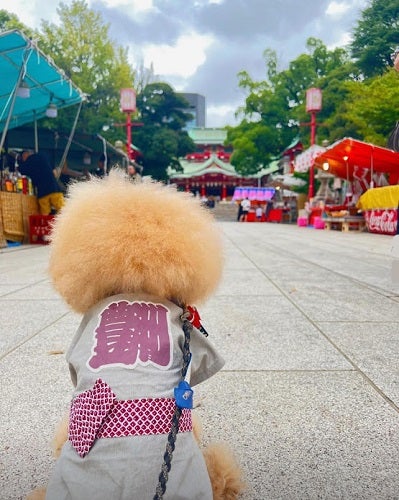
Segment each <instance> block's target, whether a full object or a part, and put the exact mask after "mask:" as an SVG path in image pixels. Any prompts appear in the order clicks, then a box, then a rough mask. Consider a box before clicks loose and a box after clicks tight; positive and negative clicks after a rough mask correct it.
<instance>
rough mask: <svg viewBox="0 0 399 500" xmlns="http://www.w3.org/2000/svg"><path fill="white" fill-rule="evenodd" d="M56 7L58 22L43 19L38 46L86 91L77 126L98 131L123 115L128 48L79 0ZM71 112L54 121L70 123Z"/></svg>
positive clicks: (129, 77) (130, 82)
mask: <svg viewBox="0 0 399 500" xmlns="http://www.w3.org/2000/svg"><path fill="white" fill-rule="evenodd" d="M57 13H58V15H59V18H60V24H59V25H56V24H53V23H49V22H47V21H42V23H41V33H40V47H41V48H42V50H43V51H44V52H45V53H47V54H50V55H51V57H52V58H53V59H54V62H55V63H56V64H57V65H58V66H59V67H60V68H62V69H63V70H64V71H65V73H66V74H67V75H68V76H69V77H70V78H71V80H72V81H73V82H74V83H75V84H76V85H77V86H78V87H79V88H80V89H81V90H82V91H83V92H84V93H85V94H86V95H87V96H88V100H87V102H86V103H85V105H84V106H83V108H82V113H81V117H80V119H79V130H80V131H82V132H85V133H98V132H101V130H102V127H103V126H104V125H109V124H112V123H113V122H117V121H122V120H123V119H124V116H123V114H122V113H121V112H120V110H119V105H120V89H121V88H124V87H133V86H134V74H133V71H132V69H131V67H130V65H129V63H128V58H127V50H126V49H124V48H122V47H120V46H118V45H117V44H116V43H115V42H113V41H112V40H111V39H110V38H109V34H108V31H109V25H108V24H105V23H104V22H103V20H102V17H101V15H100V14H99V13H97V12H95V11H93V10H91V9H89V8H88V7H87V4H86V2H85V1H84V0H73V1H72V3H71V4H70V5H67V4H64V3H60V4H59V7H58V9H57ZM73 114H74V111H73V110H69V109H66V110H65V113H63V114H62V116H63V117H64V119H62V118H61V120H60V121H59V122H58V123H57V126H58V127H59V126H60V124H61V127H62V128H64V127H66V128H69V127H70V125H71V121H72V119H73V116H74V115H73ZM117 137H119V138H120V131H119V130H116V129H112V128H111V129H110V132H109V134H108V136H107V138H108V139H110V140H114V139H116V138H117Z"/></svg>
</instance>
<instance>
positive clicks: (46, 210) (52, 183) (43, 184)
mask: <svg viewBox="0 0 399 500" xmlns="http://www.w3.org/2000/svg"><path fill="white" fill-rule="evenodd" d="M18 170H19V172H20V173H21V174H22V175H26V176H28V177H30V178H31V180H32V184H33V186H34V187H35V189H36V194H37V199H38V202H39V208H40V213H41V214H42V215H49V214H52V213H57V212H58V211H59V210H61V208H62V207H63V206H64V195H63V193H62V191H61V189H60V187H59V185H58V182H57V179H56V178H55V175H54V172H53V168H52V167H51V165H50V163H49V161H48V160H47V158H46V157H45V156H44V155H43V154H41V153H35V152H34V151H32V150H26V151H22V153H21V163H20V165H19V167H18Z"/></svg>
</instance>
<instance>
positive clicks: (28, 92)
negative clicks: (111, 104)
mask: <svg viewBox="0 0 399 500" xmlns="http://www.w3.org/2000/svg"><path fill="white" fill-rule="evenodd" d="M0 74H1V76H2V77H1V79H0V133H1V138H0V151H1V152H4V149H5V146H6V138H7V133H8V131H9V130H11V129H14V128H16V127H20V126H21V125H24V124H27V123H31V124H34V133H33V135H34V137H35V139H34V148H33V149H34V150H35V151H37V150H38V138H37V122H38V120H40V119H42V118H55V117H56V116H57V113H58V110H59V109H62V108H66V107H69V106H72V105H77V104H78V105H79V109H78V114H77V116H76V120H77V117H78V115H79V111H80V108H81V105H82V103H83V101H84V94H83V93H82V92H81V91H80V89H78V88H77V87H76V86H75V85H74V84H73V83H72V81H71V80H70V79H69V78H68V77H67V76H66V75H65V73H64V72H63V71H62V70H61V69H60V68H58V67H57V66H56V65H55V64H54V63H53V62H52V60H51V59H50V58H49V57H47V56H46V55H45V54H44V53H43V52H42V51H41V50H40V49H39V48H38V46H37V44H36V42H35V41H33V40H31V39H30V38H29V37H27V36H26V35H25V34H24V33H22V32H21V31H19V30H10V31H6V32H3V33H0ZM76 120H75V123H76ZM71 136H72V132H71ZM71 136H70V139H71ZM68 143H70V140H69V141H68ZM25 147H26V145H25ZM7 153H8V151H6V152H5V153H4V154H3V155H2V163H1V169H0V174H1V176H0V186H1V191H0V219H1V224H0V246H5V245H6V244H7V241H9V242H16V243H22V242H25V241H28V239H29V216H30V215H33V214H38V212H39V210H38V204H37V199H36V197H35V195H34V194H33V193H32V192H31V191H30V190H29V182H28V181H29V180H28V179H22V178H20V177H19V176H18V175H17V173H14V175H13V177H11V176H10V172H7V166H8V165H7V161H9V156H8V154H7ZM64 154H66V153H65V152H64Z"/></svg>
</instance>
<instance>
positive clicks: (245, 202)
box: [241, 198, 251, 222]
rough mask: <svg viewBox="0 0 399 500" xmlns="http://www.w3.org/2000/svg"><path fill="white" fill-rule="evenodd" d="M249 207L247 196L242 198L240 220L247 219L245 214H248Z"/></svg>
mask: <svg viewBox="0 0 399 500" xmlns="http://www.w3.org/2000/svg"><path fill="white" fill-rule="evenodd" d="M250 208H251V202H250V201H249V199H248V198H244V199H243V200H242V201H241V220H242V221H244V222H245V221H246V220H247V215H248V212H249V210H250Z"/></svg>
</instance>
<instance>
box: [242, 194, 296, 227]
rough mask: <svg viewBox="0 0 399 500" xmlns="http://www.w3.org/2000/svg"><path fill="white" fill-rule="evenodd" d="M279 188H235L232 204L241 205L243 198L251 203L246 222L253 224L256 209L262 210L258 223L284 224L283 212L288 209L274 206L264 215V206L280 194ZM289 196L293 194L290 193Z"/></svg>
mask: <svg viewBox="0 0 399 500" xmlns="http://www.w3.org/2000/svg"><path fill="white" fill-rule="evenodd" d="M281 191H284V190H280V187H277V188H276V187H262V188H259V187H258V188H255V187H236V188H235V190H234V194H233V198H232V202H233V203H236V204H237V205H238V204H240V203H241V201H242V200H243V199H245V198H248V199H249V201H250V202H251V209H250V211H249V213H248V215H247V219H246V221H247V222H255V221H256V220H257V219H256V212H255V210H256V208H257V207H261V208H262V217H261V219H260V222H284V221H285V219H284V215H285V212H288V211H289V208H288V207H287V208H284V207H283V206H281V207H280V206H274V207H273V208H271V209H270V210H268V211H267V215H266V205H267V204H268V203H271V202H272V200H273V199H274V197H275V195H276V193H278V194H279V196H280V195H281V194H282V193H281ZM290 194H293V193H292V192H290Z"/></svg>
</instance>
